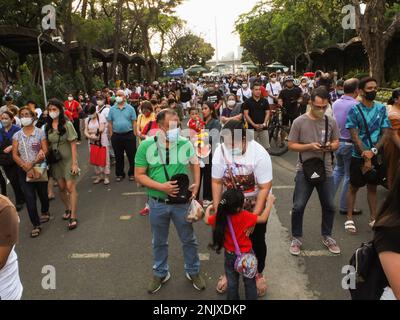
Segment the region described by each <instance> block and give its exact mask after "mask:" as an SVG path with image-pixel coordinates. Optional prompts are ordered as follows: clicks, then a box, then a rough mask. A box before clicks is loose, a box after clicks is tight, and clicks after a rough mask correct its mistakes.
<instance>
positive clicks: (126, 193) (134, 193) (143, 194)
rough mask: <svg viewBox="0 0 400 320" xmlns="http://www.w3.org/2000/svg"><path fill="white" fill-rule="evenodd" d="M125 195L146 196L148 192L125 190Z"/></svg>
mask: <svg viewBox="0 0 400 320" xmlns="http://www.w3.org/2000/svg"><path fill="white" fill-rule="evenodd" d="M122 195H123V196H146V195H147V193H146V192H125V193H123V194H122Z"/></svg>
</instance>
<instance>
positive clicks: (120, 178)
mask: <svg viewBox="0 0 400 320" xmlns="http://www.w3.org/2000/svg"><path fill="white" fill-rule="evenodd" d="M122 180H124V177H116V178H115V181H117V182H121V181H122Z"/></svg>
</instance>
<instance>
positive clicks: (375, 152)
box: [371, 148, 378, 156]
mask: <svg viewBox="0 0 400 320" xmlns="http://www.w3.org/2000/svg"><path fill="white" fill-rule="evenodd" d="M371 151H372V153H373V154H374V155H376V156H377V155H378V149H377V148H372V149H371Z"/></svg>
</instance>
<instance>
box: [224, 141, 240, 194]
mask: <svg viewBox="0 0 400 320" xmlns="http://www.w3.org/2000/svg"><path fill="white" fill-rule="evenodd" d="M221 152H222V156H223V158H224V161H225V163H226V165H227V167H228V174H229V177H230V178H231V179H232V182H233V185H234V188H235V189H236V190H237V189H238V188H237V185H238V182H237V181H236V178H235V175H234V174H233V172H232V166H231V163H230V162H229V161H228V159H227V158H226V155H225V152H224V146H223V145H221Z"/></svg>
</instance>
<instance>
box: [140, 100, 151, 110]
mask: <svg viewBox="0 0 400 320" xmlns="http://www.w3.org/2000/svg"><path fill="white" fill-rule="evenodd" d="M140 108H141V110H142V111H143V110H148V111H151V112H153V105H152V104H151V102H149V101H147V100H146V101H143V102H142V104H141V106H140Z"/></svg>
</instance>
